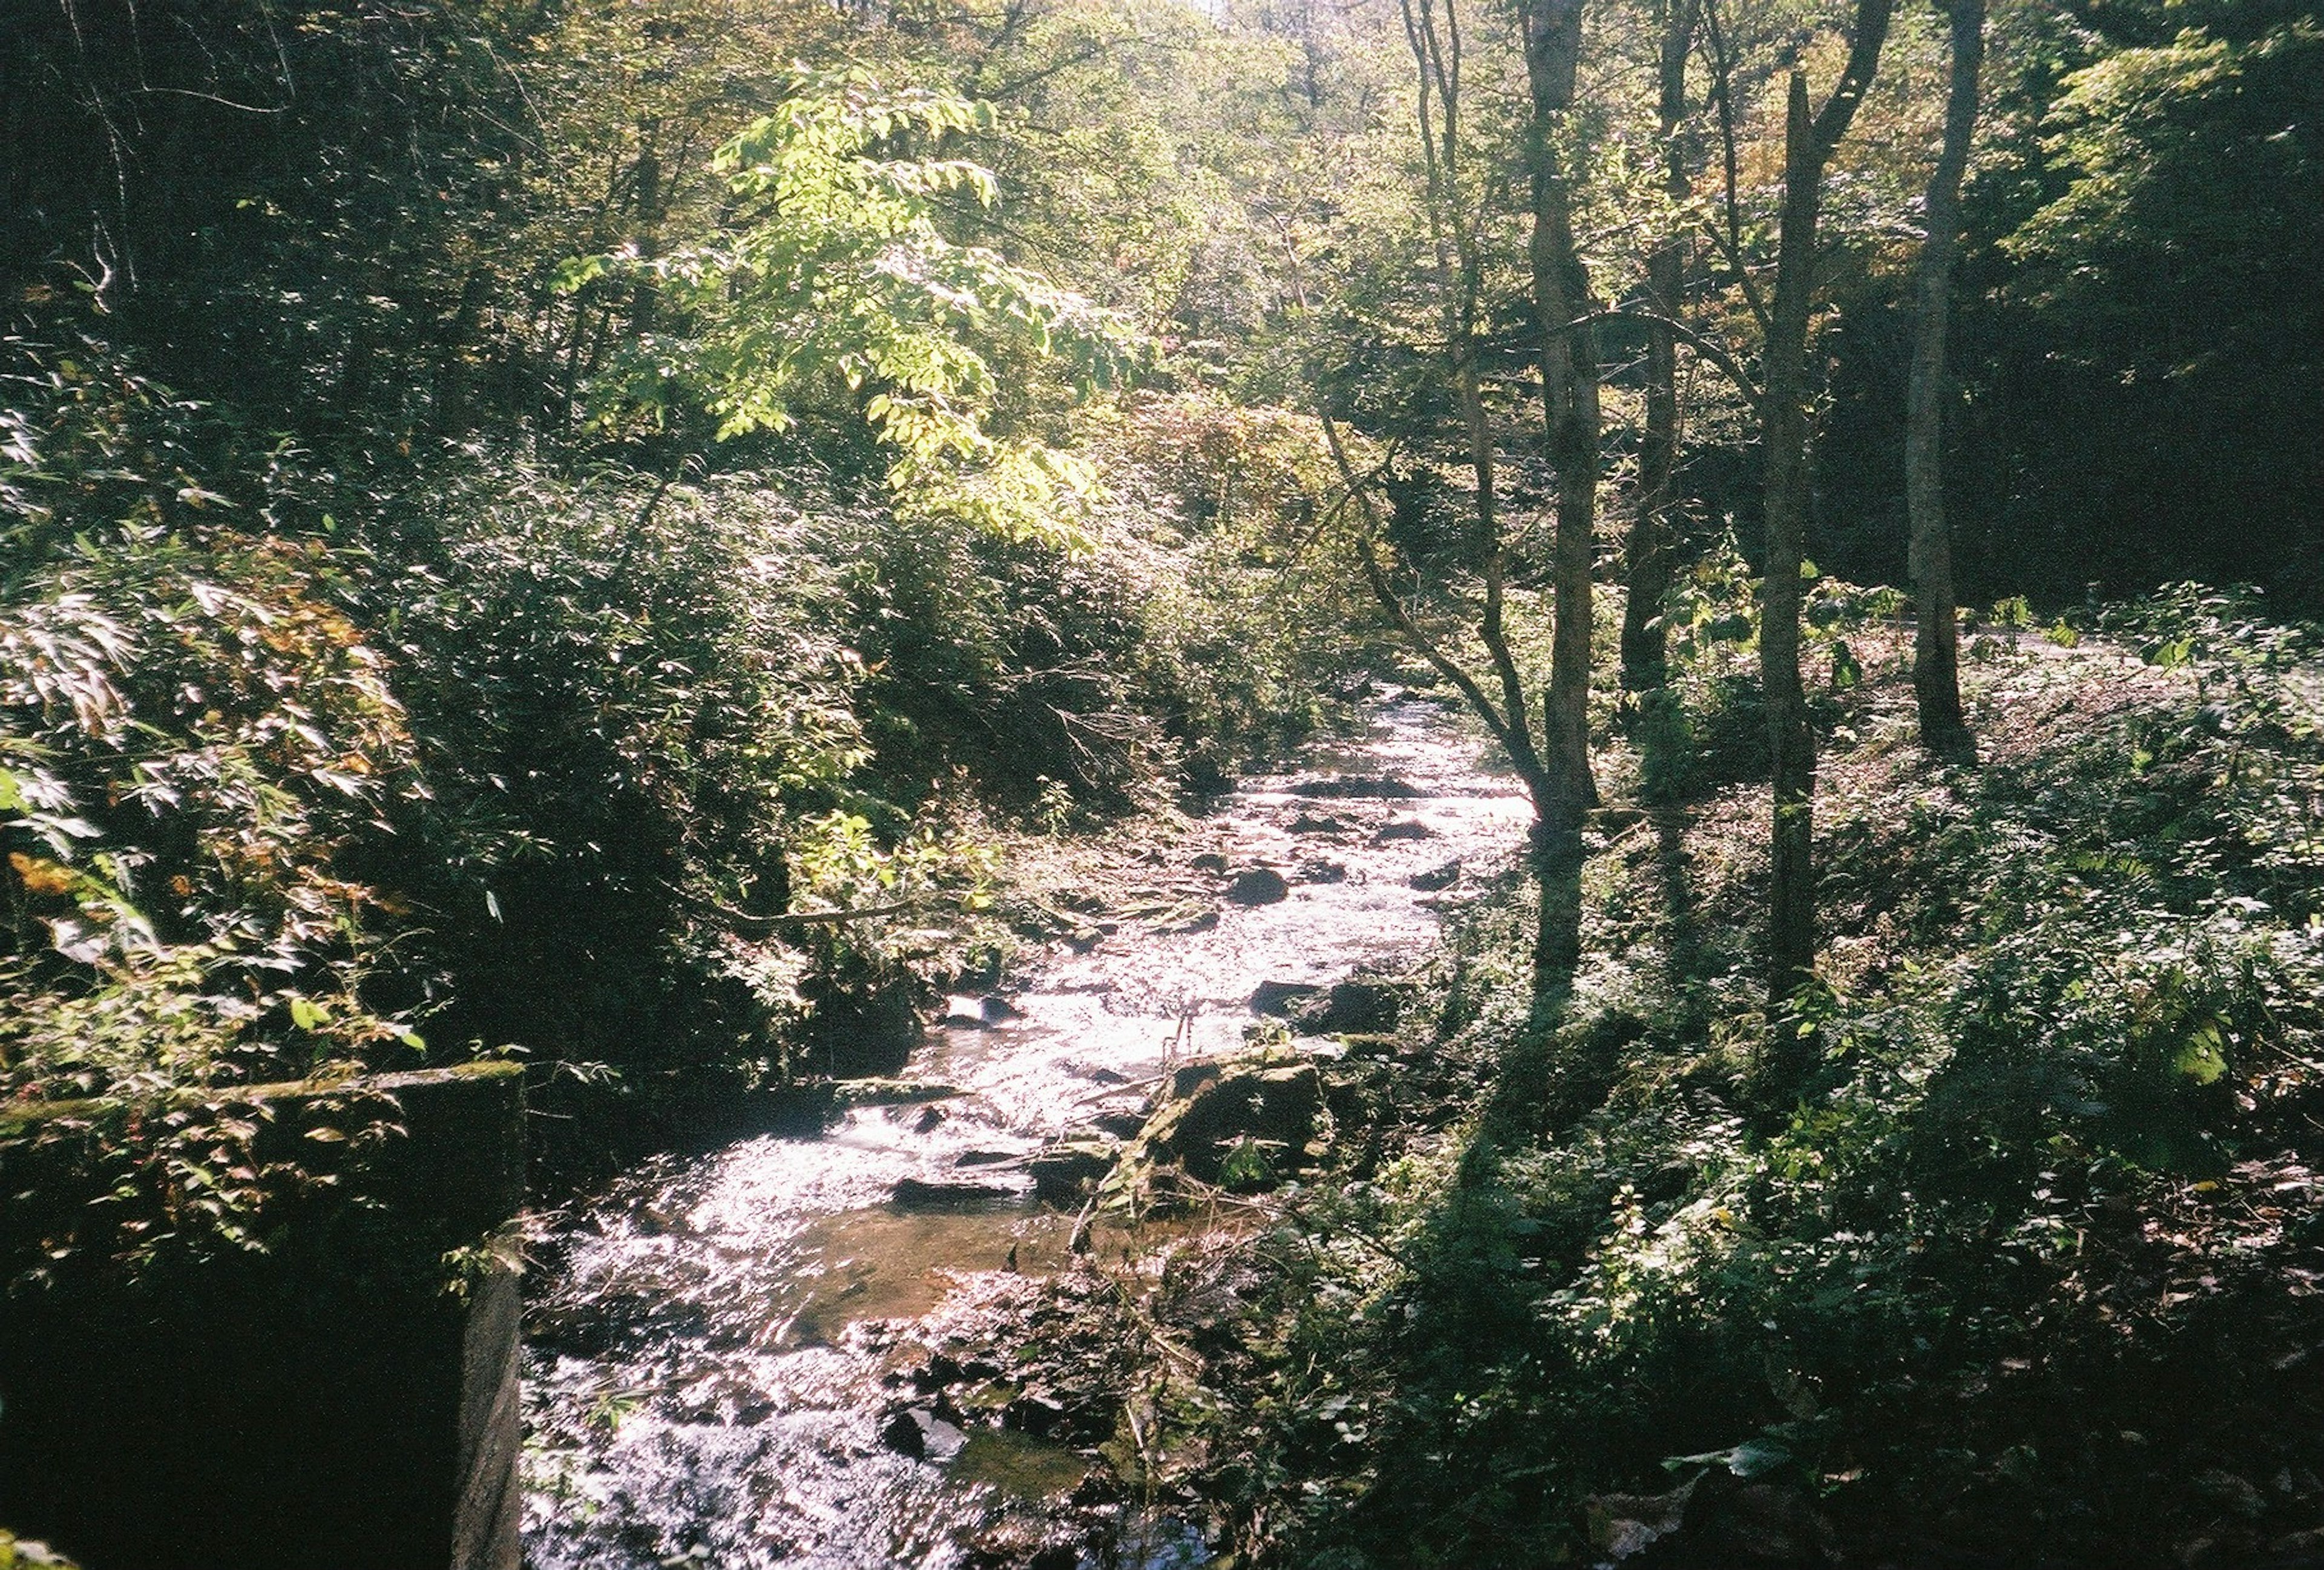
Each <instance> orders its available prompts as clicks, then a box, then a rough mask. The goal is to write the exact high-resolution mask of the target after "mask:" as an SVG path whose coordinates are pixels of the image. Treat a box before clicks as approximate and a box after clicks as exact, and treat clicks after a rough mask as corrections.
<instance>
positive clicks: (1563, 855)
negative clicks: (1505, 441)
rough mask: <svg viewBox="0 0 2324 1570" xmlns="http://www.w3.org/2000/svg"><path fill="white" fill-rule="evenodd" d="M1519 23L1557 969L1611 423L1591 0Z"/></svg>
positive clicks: (1571, 917) (1580, 779)
mask: <svg viewBox="0 0 2324 1570" xmlns="http://www.w3.org/2000/svg"><path fill="white" fill-rule="evenodd" d="M1519 23H1520V25H1521V28H1522V31H1523V35H1524V39H1525V54H1526V86H1527V87H1528V88H1529V89H1530V97H1531V107H1532V118H1531V119H1530V121H1529V122H1528V123H1527V125H1526V177H1527V186H1528V190H1529V194H1530V196H1531V207H1532V214H1531V217H1532V219H1533V233H1532V237H1531V241H1530V244H1529V245H1528V247H1527V252H1528V261H1529V262H1530V263H1531V271H1532V282H1533V309H1534V315H1535V319H1536V321H1537V322H1538V324H1539V328H1540V332H1541V394H1542V404H1543V415H1544V418H1545V422H1546V437H1547V440H1546V442H1545V448H1544V450H1545V454H1546V456H1547V457H1548V458H1549V462H1550V466H1551V467H1553V468H1554V470H1555V471H1556V474H1557V522H1556V532H1555V534H1554V540H1553V543H1552V545H1551V551H1550V554H1551V566H1550V578H1551V583H1552V586H1553V591H1554V596H1555V610H1554V615H1555V622H1554V629H1553V636H1552V644H1551V654H1550V670H1549V694H1548V697H1547V699H1546V701H1545V713H1544V714H1543V716H1542V732H1543V741H1544V743H1545V744H1544V746H1543V748H1542V765H1543V769H1544V771H1545V801H1544V802H1543V812H1542V815H1541V821H1540V823H1539V825H1538V826H1537V828H1536V831H1535V841H1536V843H1535V852H1534V854H1535V860H1536V862H1537V864H1538V865H1539V869H1540V873H1541V877H1542V904H1543V907H1544V910H1543V916H1542V938H1541V942H1542V946H1543V952H1542V953H1541V954H1540V955H1539V956H1536V957H1537V962H1539V963H1544V964H1546V965H1548V966H1549V967H1550V968H1551V969H1553V970H1567V971H1570V970H1571V969H1572V967H1573V965H1574V963H1575V961H1577V960H1578V959H1579V958H1580V956H1581V945H1582V817H1583V815H1584V814H1585V813H1587V812H1588V811H1589V809H1590V808H1592V807H1594V806H1596V805H1597V801H1598V791H1597V787H1596V784H1595V783H1594V782H1593V781H1592V780H1591V774H1590V708H1589V706H1590V635H1591V582H1590V571H1591V554H1592V549H1591V548H1592V545H1593V543H1594V539H1595V532H1596V524H1597V511H1598V474H1599V451H1598V442H1599V434H1600V427H1601V425H1602V423H1603V417H1602V415H1601V413H1600V406H1599V396H1598V356H1597V339H1596V333H1595V331H1594V329H1593V328H1591V322H1590V313H1591V299H1590V277H1589V272H1588V271H1587V269H1586V268H1585V267H1584V266H1583V264H1582V255H1581V250H1580V247H1579V246H1578V245H1576V244H1575V241H1574V235H1573V214H1572V203H1573V183H1574V181H1573V164H1574V162H1575V159H1576V147H1575V136H1574V132H1573V128H1572V125H1571V118H1572V111H1573V107H1574V82H1575V78H1576V76H1577V74H1578V71H1579V69H1580V66H1581V62H1582V0H1526V5H1524V7H1523V9H1522V10H1521V11H1520V13H1519ZM1553 900H1554V902H1555V905H1556V910H1554V912H1553V911H1552V910H1550V906H1551V904H1552V902H1553Z"/></svg>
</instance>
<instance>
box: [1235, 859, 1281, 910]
mask: <svg viewBox="0 0 2324 1570" xmlns="http://www.w3.org/2000/svg"><path fill="white" fill-rule="evenodd" d="M1290 897H1291V885H1290V884H1289V883H1288V882H1286V881H1285V880H1284V876H1283V874H1282V873H1278V872H1277V871H1276V870H1275V869H1274V868H1273V867H1252V868H1250V870H1248V871H1246V872H1241V873H1236V874H1235V881H1234V882H1231V883H1229V884H1228V885H1227V898H1228V899H1230V900H1233V901H1234V902H1235V903H1236V904H1238V905H1272V904H1274V903H1275V902H1276V901H1277V900H1286V899H1289V898H1290Z"/></svg>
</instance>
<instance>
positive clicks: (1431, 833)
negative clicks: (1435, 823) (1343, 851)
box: [1372, 817, 1436, 845]
mask: <svg viewBox="0 0 2324 1570" xmlns="http://www.w3.org/2000/svg"><path fill="white" fill-rule="evenodd" d="M1435 836H1436V831H1435V830H1434V829H1433V828H1431V827H1428V826H1427V825H1426V824H1425V823H1423V822H1421V821H1420V820H1419V819H1418V818H1416V817H1397V818H1391V819H1389V820H1388V822H1386V823H1383V824H1381V825H1380V826H1379V828H1378V829H1376V830H1374V831H1373V833H1372V843H1373V844H1374V845H1393V844H1395V843H1396V842H1397V840H1400V839H1433V838H1434V837H1435Z"/></svg>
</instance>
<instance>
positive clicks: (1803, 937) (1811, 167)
mask: <svg viewBox="0 0 2324 1570" xmlns="http://www.w3.org/2000/svg"><path fill="white" fill-rule="evenodd" d="M1892 11H1893V5H1892V3H1891V0H1856V6H1855V25H1854V27H1853V28H1852V29H1851V32H1850V36H1849V49H1848V60H1847V63H1846V64H1845V65H1843V66H1842V67H1841V68H1840V79H1839V81H1838V82H1836V83H1835V84H1834V85H1833V87H1832V90H1831V97H1828V98H1826V99H1825V100H1824V103H1823V106H1822V107H1821V109H1817V110H1813V111H1811V109H1810V107H1809V104H1808V78H1807V71H1806V69H1804V68H1803V67H1802V66H1798V65H1794V67H1793V68H1792V71H1791V79H1790V83H1789V86H1788V88H1787V91H1786V93H1785V97H1784V196H1783V204H1782V207H1781V208H1780V211H1779V215H1778V217H1777V229H1776V251H1775V291H1774V299H1773V300H1772V302H1771V304H1770V306H1769V309H1768V313H1767V329H1766V354H1765V356H1764V361H1765V369H1764V372H1763V380H1762V395H1761V400H1760V420H1759V430H1760V440H1761V443H1762V446H1763V447H1764V448H1765V454H1766V503H1765V506H1766V529H1767V553H1766V577H1765V578H1764V580H1763V586H1762V588H1761V591H1760V618H1761V620H1760V629H1759V679H1760V683H1761V685H1762V687H1763V688H1764V689H1765V693H1766V706H1767V739H1768V749H1769V753H1770V761H1771V765H1772V767H1771V772H1772V775H1773V784H1774V797H1775V801H1774V809H1773V813H1772V822H1771V833H1770V836H1769V838H1770V848H1771V851H1772V853H1773V854H1772V865H1771V868H1770V875H1769V880H1768V889H1767V989H1768V993H1769V995H1770V998H1771V1000H1772V1001H1774V1002H1776V1003H1778V1004H1781V1003H1783V1002H1787V1001H1788V1000H1789V999H1790V997H1791V996H1792V994H1793V993H1794V992H1796V991H1797V990H1798V989H1799V987H1800V986H1801V985H1802V984H1803V983H1805V982H1806V981H1807V980H1808V978H1809V976H1810V974H1812V970H1813V968H1814V964H1815V952H1816V941H1815V767H1816V764H1815V735H1814V733H1813V732H1812V730H1811V729H1810V727H1809V724H1808V710H1807V695H1806V693H1805V691H1804V690H1803V688H1802V687H1801V684H1800V607H1801V599H1802V595H1801V581H1802V571H1803V564H1804V563H1805V561H1806V557H1807V552H1806V534H1807V513H1808V408H1807V368H1808V367H1807V350H1808V330H1809V327H1810V325H1811V321H1812V318H1813V316H1814V314H1815V300H1816V279H1815V267H1816V226H1817V220H1818V217H1819V216H1820V214H1821V208H1822V198H1823V176H1824V170H1825V168H1826V166H1827V165H1829V164H1830V163H1831V156H1832V154H1833V152H1836V151H1837V150H1838V148H1839V146H1840V138H1841V137H1843V136H1845V135H1846V134H1848V127H1849V122H1850V121H1852V120H1853V119H1854V118H1855V117H1856V110H1857V106H1858V105H1859V104H1861V103H1862V102H1863V101H1864V95H1865V92H1866V90H1867V88H1869V87H1870V86H1871V84H1872V78H1873V73H1874V72H1875V71H1876V70H1877V69H1878V68H1879V63H1880V49H1881V45H1882V43H1883V42H1886V38H1887V35H1888V21H1889V17H1890V14H1891V13H1892Z"/></svg>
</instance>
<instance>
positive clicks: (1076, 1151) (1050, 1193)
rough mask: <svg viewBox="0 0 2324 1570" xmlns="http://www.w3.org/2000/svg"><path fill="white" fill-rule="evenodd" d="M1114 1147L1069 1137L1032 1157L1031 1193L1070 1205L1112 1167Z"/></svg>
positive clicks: (1079, 1198) (1100, 1180) (1053, 1201)
mask: <svg viewBox="0 0 2324 1570" xmlns="http://www.w3.org/2000/svg"><path fill="white" fill-rule="evenodd" d="M1113 1159H1114V1150H1113V1147H1112V1146H1111V1145H1107V1144H1101V1143H1099V1142H1098V1141H1093V1140H1070V1141H1065V1143H1063V1144H1056V1145H1052V1146H1050V1147H1049V1148H1048V1149H1047V1150H1044V1151H1042V1152H1041V1153H1040V1154H1039V1155H1037V1156H1036V1157H1034V1158H1033V1159H1032V1162H1031V1163H1030V1169H1031V1171H1032V1174H1033V1192H1034V1194H1036V1195H1037V1196H1039V1197H1040V1198H1043V1199H1046V1200H1048V1201H1050V1202H1051V1203H1052V1204H1056V1205H1073V1204H1077V1203H1079V1202H1080V1200H1081V1198H1082V1196H1084V1194H1086V1193H1087V1192H1088V1191H1089V1190H1090V1189H1091V1188H1093V1187H1096V1186H1097V1185H1098V1184H1099V1183H1101V1182H1102V1181H1103V1180H1104V1178H1105V1175H1106V1174H1107V1173H1108V1172H1111V1171H1112V1170H1113Z"/></svg>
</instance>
